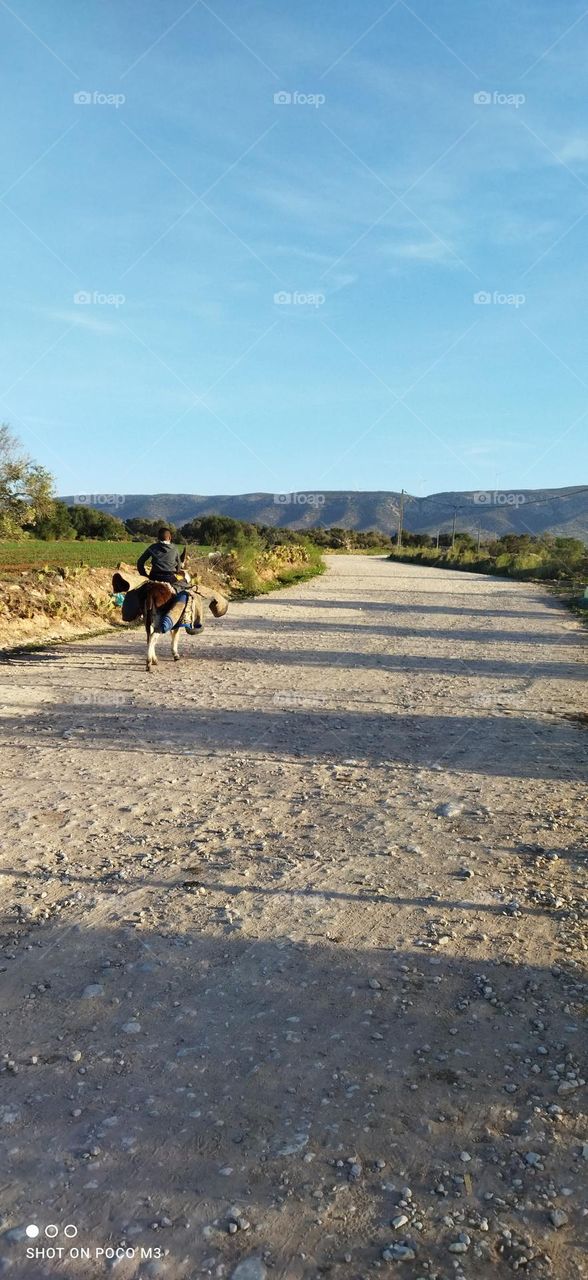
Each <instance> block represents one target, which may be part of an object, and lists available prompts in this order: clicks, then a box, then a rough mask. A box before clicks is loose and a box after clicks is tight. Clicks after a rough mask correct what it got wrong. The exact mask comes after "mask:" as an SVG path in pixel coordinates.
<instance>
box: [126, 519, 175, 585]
mask: <svg viewBox="0 0 588 1280" xmlns="http://www.w3.org/2000/svg"><path fill="white" fill-rule="evenodd" d="M185 557H186V553H185V551H184V555H183V557H182V556H180V553H179V551H178V548H177V547H174V544H173V542H172V533H171V529H168V528H167V526H166V525H163V526H162V527H161V529H158V531H157V542H152V543H151V546H150V547H147V550H146V551H144V552H143V554H142V555H140V556H139V559H138V560H137V573H140V574H141V576H142V577H143V578H150V579H151V581H152V582H169V583H173V584H175V583H176V582H177V581H178V578H181V577H183V576H184V560H185ZM148 560H150V561H151V568H150V571H149V573H147V569H146V565H147V561H148Z"/></svg>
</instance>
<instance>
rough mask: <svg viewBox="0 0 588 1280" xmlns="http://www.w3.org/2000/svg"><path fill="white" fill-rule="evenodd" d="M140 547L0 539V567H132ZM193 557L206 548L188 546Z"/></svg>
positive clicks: (81, 542) (28, 539) (203, 553)
mask: <svg viewBox="0 0 588 1280" xmlns="http://www.w3.org/2000/svg"><path fill="white" fill-rule="evenodd" d="M140 550H141V546H140V544H139V543H137V542H129V541H128V540H127V541H126V542H107V541H104V542H102V541H93V540H92V541H90V540H87V539H85V538H81V539H79V540H78V541H76V542H72V541H67V542H66V541H63V542H42V541H40V540H39V539H36V538H26V539H23V541H22V542H16V541H14V540H12V541H5V540H3V539H2V540H0V568H4V569H38V568H40V567H42V566H44V565H50V566H51V565H64V566H67V567H68V568H75V567H76V566H78V565H82V564H84V565H89V566H90V568H91V569H114V568H116V566H117V564H118V563H119V561H121V560H122V561H124V563H125V564H135V562H136V560H137V558H138V555H139V552H140ZM188 551H189V553H190V554H191V555H194V556H203V555H207V553H208V552H209V551H210V547H199V546H190V547H189V548H188Z"/></svg>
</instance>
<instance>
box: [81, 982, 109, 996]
mask: <svg viewBox="0 0 588 1280" xmlns="http://www.w3.org/2000/svg"><path fill="white" fill-rule="evenodd" d="M103 995H104V987H101V986H100V983H99V982H90V983H89V984H88V986H87V987H84V990H83V991H82V1000H95V999H96V997H97V996H103Z"/></svg>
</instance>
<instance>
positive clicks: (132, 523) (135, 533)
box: [125, 516, 180, 542]
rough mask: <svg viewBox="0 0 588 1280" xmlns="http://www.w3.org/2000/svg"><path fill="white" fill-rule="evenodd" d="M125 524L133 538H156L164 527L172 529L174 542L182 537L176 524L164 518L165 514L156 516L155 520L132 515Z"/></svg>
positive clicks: (149, 539) (148, 539)
mask: <svg viewBox="0 0 588 1280" xmlns="http://www.w3.org/2000/svg"><path fill="white" fill-rule="evenodd" d="M125 525H126V528H127V530H128V532H129V533H130V535H131V537H132V538H141V540H143V539H145V541H153V540H155V538H157V534H158V532H159V530H160V529H162V528H164V527H165V528H166V529H169V530H170V532H171V536H172V542H177V541H178V540H179V537H180V534H179V531H178V530H177V529H176V527H175V525H173V524H170V523H169V520H164V518H163V516H156V517H155V519H154V520H147V519H146V518H145V517H144V516H131V518H130V520H125Z"/></svg>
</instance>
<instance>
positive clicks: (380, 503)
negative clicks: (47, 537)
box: [62, 486, 588, 543]
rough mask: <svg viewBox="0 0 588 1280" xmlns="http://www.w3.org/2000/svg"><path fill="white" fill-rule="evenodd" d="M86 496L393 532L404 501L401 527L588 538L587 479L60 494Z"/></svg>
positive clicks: (286, 523)
mask: <svg viewBox="0 0 588 1280" xmlns="http://www.w3.org/2000/svg"><path fill="white" fill-rule="evenodd" d="M82 500H83V501H84V502H85V503H87V504H88V505H89V506H96V507H98V508H99V509H103V508H106V509H108V510H111V511H112V514H113V515H118V516H119V517H121V518H122V519H125V520H126V519H130V518H132V517H134V516H143V517H145V518H146V519H157V518H158V517H161V518H162V519H164V520H169V521H170V522H171V523H173V524H175V525H182V524H186V523H187V522H188V521H189V520H193V519H195V518H196V517H197V516H205V515H225V516H232V517H233V518H234V519H236V520H247V521H250V522H252V523H255V524H268V525H275V526H277V527H279V528H284V529H308V528H311V527H312V526H313V525H321V526H323V527H324V528H330V527H332V526H333V525H335V526H338V527H340V528H343V529H358V530H367V529H377V530H378V531H379V532H380V533H386V534H391V533H393V532H395V531H396V529H397V528H398V523H399V515H400V506H401V501H403V505H404V514H403V522H402V523H403V528H405V529H407V530H409V531H410V532H411V533H430V534H436V533H437V531H438V530H441V532H446V531H447V530H449V529H451V527H452V523H453V516H454V512H455V520H456V529H457V530H460V529H461V530H467V531H468V532H470V533H475V532H477V529H478V526H479V527H480V529H481V533H482V537H484V536H485V535H494V536H496V537H500V535H501V534H504V533H534V534H539V533H552V534H555V535H557V536H564V537H573V538H581V539H582V540H583V541H584V542H587V543H588V486H575V487H570V488H566V489H517V490H514V489H513V490H510V489H501V490H498V491H480V490H467V491H459V490H458V491H451V492H447V493H433V494H429V495H428V496H427V497H417V496H415V495H413V494H405V495H404V497H403V499H402V495H401V494H400V493H398V492H395V491H389V490H375V491H365V492H364V491H361V490H358V491H355V490H316V489H312V490H311V489H308V490H305V491H299V492H297V493H291V494H273V493H242V494H214V495H210V496H205V495H203V494H197V493H153V494H131V493H129V494H84V495H83V499H82V496H80V495H78V496H77V497H74V496H70V497H65V498H63V499H62V501H63V502H66V503H67V504H68V505H72V504H73V503H75V502H78V503H79V502H80V501H82Z"/></svg>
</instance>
